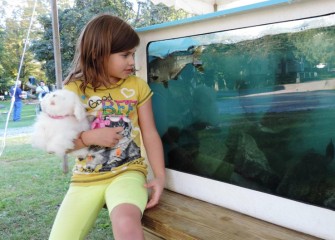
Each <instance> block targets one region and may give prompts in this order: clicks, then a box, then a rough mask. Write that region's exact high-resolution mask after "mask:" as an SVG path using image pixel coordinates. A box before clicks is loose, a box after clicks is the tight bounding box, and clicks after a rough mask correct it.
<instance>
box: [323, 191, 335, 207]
mask: <svg viewBox="0 0 335 240" xmlns="http://www.w3.org/2000/svg"><path fill="white" fill-rule="evenodd" d="M334 191H335V189H334ZM323 205H324V206H325V207H327V208H331V209H333V210H335V192H334V193H333V194H332V195H331V196H330V197H328V198H327V199H326V200H325V201H324V203H323Z"/></svg>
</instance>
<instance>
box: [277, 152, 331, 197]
mask: <svg viewBox="0 0 335 240" xmlns="http://www.w3.org/2000/svg"><path fill="white" fill-rule="evenodd" d="M326 166H327V159H326V157H325V156H323V155H321V154H318V153H316V152H314V151H308V152H307V153H306V154H305V155H304V156H303V157H302V159H301V160H300V161H299V162H298V163H297V164H296V165H294V166H293V167H292V168H291V169H290V170H289V171H288V172H287V174H286V175H285V176H284V178H283V179H282V181H281V183H280V184H279V186H278V188H277V193H278V194H280V195H284V196H287V197H288V198H291V199H296V200H302V201H307V199H308V196H309V195H310V194H312V192H313V191H318V186H319V184H320V183H321V181H322V180H323V179H324V177H325V173H326V170H327V169H326Z"/></svg>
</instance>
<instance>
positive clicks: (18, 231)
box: [0, 102, 113, 240]
mask: <svg viewBox="0 0 335 240" xmlns="http://www.w3.org/2000/svg"><path fill="white" fill-rule="evenodd" d="M0 104H1V105H3V102H0ZM34 120H35V105H24V107H23V110H22V121H21V122H9V127H10V128H13V127H23V126H31V125H32V124H33V122H34ZM4 123H5V122H4V120H3V119H1V120H0V128H3V127H4ZM2 141H3V136H0V142H2ZM61 161H62V160H61V159H60V158H58V157H56V156H54V155H50V154H47V153H45V152H43V151H41V150H39V149H34V148H32V147H31V145H30V136H24V135H23V136H22V135H21V136H15V137H8V138H7V141H6V148H5V150H4V152H3V155H2V156H0V176H1V184H0V239H1V240H45V239H48V236H49V232H50V229H51V227H52V223H53V220H54V218H55V216H56V213H57V210H58V206H59V205H60V203H61V201H62V199H63V197H64V195H65V193H66V191H67V188H68V185H69V180H70V176H71V173H68V174H63V172H62V168H61ZM69 164H70V166H71V165H73V159H71V158H70V159H69ZM86 239H87V240H100V239H101V240H102V239H104V240H108V239H113V236H112V230H111V224H110V221H109V216H108V213H107V210H106V209H103V210H102V211H101V213H100V216H99V218H98V220H97V222H96V224H95V226H94V228H93V229H92V231H91V233H90V234H89V236H88V237H87V238H86ZM60 240H61V239H60Z"/></svg>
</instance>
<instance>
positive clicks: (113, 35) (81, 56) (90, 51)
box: [64, 14, 140, 92]
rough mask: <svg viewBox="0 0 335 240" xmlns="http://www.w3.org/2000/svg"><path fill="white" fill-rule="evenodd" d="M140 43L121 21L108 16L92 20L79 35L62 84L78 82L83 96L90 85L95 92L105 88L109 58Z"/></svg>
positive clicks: (133, 32)
mask: <svg viewBox="0 0 335 240" xmlns="http://www.w3.org/2000/svg"><path fill="white" fill-rule="evenodd" d="M139 43H140V39H139V37H138V35H137V33H136V32H135V30H134V29H133V28H132V27H131V26H130V25H129V24H127V23H126V22H125V21H123V20H122V19H120V18H118V17H116V16H111V15H107V14H103V15H98V16H96V17H94V18H93V19H92V20H91V21H89V22H88V23H87V25H86V26H85V27H84V29H83V30H82V32H81V34H80V37H79V39H78V42H77V47H76V53H75V57H74V59H73V62H72V68H71V69H70V72H69V75H68V76H67V77H66V79H65V81H64V84H67V83H69V82H71V81H75V80H78V79H80V80H82V84H81V85H80V89H81V90H82V91H83V92H85V89H86V87H87V84H91V85H92V87H93V88H94V90H96V89H97V88H99V87H101V86H102V85H104V86H105V87H108V86H109V85H110V82H109V75H108V69H107V63H108V59H109V56H110V55H111V54H113V53H118V52H123V51H127V50H130V49H133V48H134V47H136V46H138V45H139Z"/></svg>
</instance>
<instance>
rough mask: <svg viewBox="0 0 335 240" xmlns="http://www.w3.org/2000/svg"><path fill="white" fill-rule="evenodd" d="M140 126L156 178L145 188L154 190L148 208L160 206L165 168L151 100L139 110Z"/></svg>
mask: <svg viewBox="0 0 335 240" xmlns="http://www.w3.org/2000/svg"><path fill="white" fill-rule="evenodd" d="M138 116H139V125H140V128H141V133H142V138H143V143H144V147H145V150H146V153H147V157H148V160H149V163H150V165H151V168H152V170H153V173H154V176H155V178H154V179H153V180H152V181H150V182H149V183H147V184H146V185H145V187H147V188H151V189H152V194H151V197H150V200H149V202H148V204H147V208H151V207H153V206H155V205H157V204H158V202H159V199H160V197H161V195H162V192H163V189H164V184H165V166H164V154H163V146H162V142H161V139H160V136H159V134H158V132H157V129H156V125H155V120H154V116H153V112H152V106H151V99H150V100H148V101H147V102H146V103H145V104H144V105H142V106H141V107H139V109H138Z"/></svg>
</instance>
